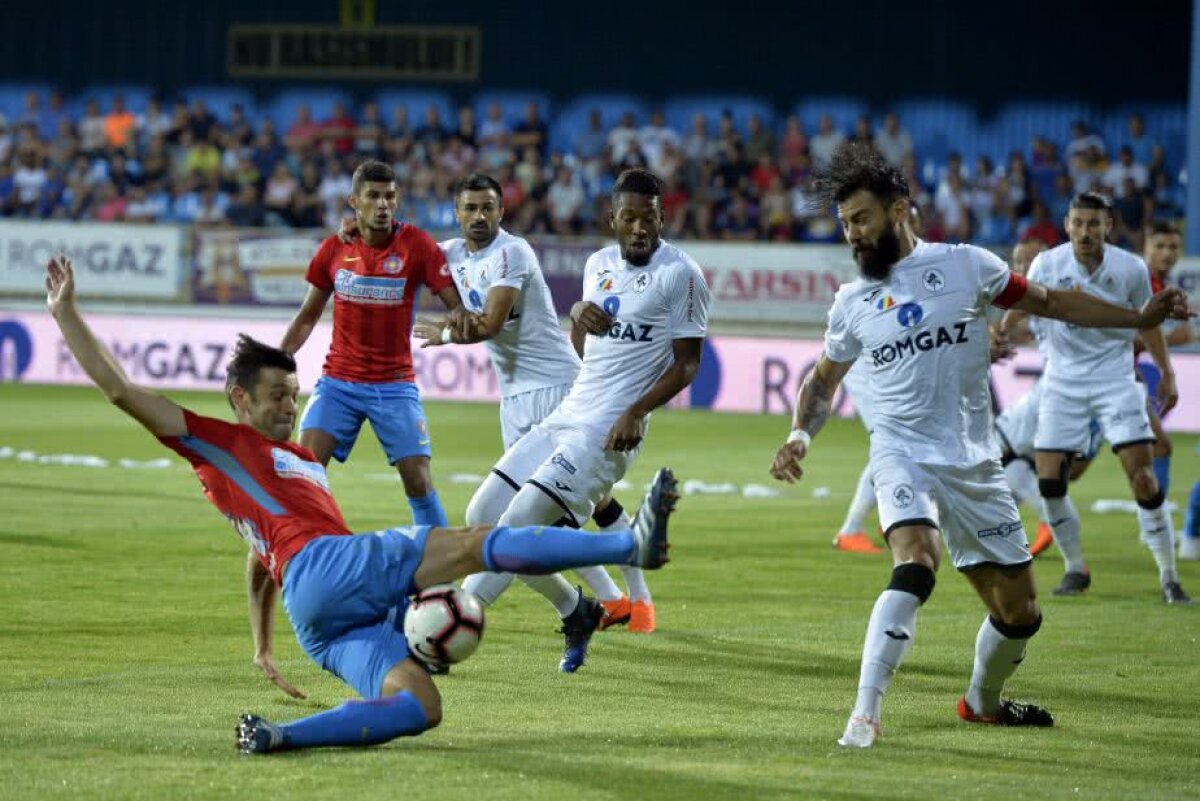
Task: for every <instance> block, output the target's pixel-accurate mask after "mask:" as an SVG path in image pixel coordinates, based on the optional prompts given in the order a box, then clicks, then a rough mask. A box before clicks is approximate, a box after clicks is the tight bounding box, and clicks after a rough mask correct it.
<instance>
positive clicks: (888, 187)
mask: <svg viewBox="0 0 1200 801" xmlns="http://www.w3.org/2000/svg"><path fill="white" fill-rule="evenodd" d="M863 189H865V190H867V191H868V192H870V193H871V194H872V195H874V196H875V197H877V198H879V200H880V202H882V203H883V204H884V205H885V206H887V205H891V204H892V203H893V202H895V201H897V200H899V199H900V198H907V197H909V190H908V181H907V180H905V178H904V173H902V172H900V170H898V169H897V168H895V167H893V166H892V165H891V164H888V163H887V161H886V160H885V159H884V158H883V156H881V155H880V154H879V151H878V150H876V149H875V148H874V146H872V145H870V144H867V143H865V142H845V143H843V144H841V145H839V146H838V148H837V150H835V151H834V152H833V158H832V159H831V160H830V163H829V169H827V170H825V171H824V172H822V173H821V174H820V175H818V176H817V180H816V191H817V196H818V197H819V198H820V199H821V201H822V202H824V203H826V204H828V205H830V206H834V205H837V204H838V203H841V202H843V201H845V200H846V199H847V198H848V197H850V196H851V195H853V194H854V193H855V192H858V191H860V190H863Z"/></svg>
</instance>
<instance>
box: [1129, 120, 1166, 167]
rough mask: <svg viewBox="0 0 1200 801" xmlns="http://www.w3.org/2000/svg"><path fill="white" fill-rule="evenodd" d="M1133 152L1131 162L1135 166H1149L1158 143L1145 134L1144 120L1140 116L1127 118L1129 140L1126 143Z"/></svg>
mask: <svg viewBox="0 0 1200 801" xmlns="http://www.w3.org/2000/svg"><path fill="white" fill-rule="evenodd" d="M1126 144H1127V145H1129V148H1130V150H1132V151H1133V160H1134V162H1135V163H1137V164H1149V163H1150V161H1151V159H1152V156H1153V151H1154V148H1155V146H1156V145H1157V144H1158V142H1156V141H1154V139H1153V138H1152V137H1150V136H1149V135H1147V133H1146V120H1145V118H1144V117H1142V115H1141V114H1132V115H1130V117H1129V139H1128V141H1127V142H1126Z"/></svg>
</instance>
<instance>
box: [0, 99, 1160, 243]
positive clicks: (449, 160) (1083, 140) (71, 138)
mask: <svg viewBox="0 0 1200 801" xmlns="http://www.w3.org/2000/svg"><path fill="white" fill-rule="evenodd" d="M1059 137H1061V140H1060V139H1059ZM572 139H573V141H571V142H570V144H569V147H567V148H566V149H565V151H563V150H558V149H552V148H551V147H550V146H549V126H548V123H547V120H545V119H544V118H543V115H542V112H541V110H540V109H539V107H538V105H537V104H536V103H533V102H531V103H529V104H528V106H527V107H526V109H525V114H524V118H523V119H521V120H520V121H519V122H517V123H515V124H510V121H508V120H506V119H505V118H504V115H503V114H502V112H501V109H500V108H499V106H494V105H493V106H489V107H488V108H487V109H486V110H485V113H484V114H483V118H482V119H477V117H476V113H475V110H474V109H473V108H472V107H470V106H463V107H461V108H460V109H459V110H458V113H457V117H456V118H455V119H450V120H446V119H442V118H441V115H440V114H439V112H438V109H437V107H435V106H430V107H429V109H428V110H427V111H426V112H425V114H424V115H423V117H422V118H421V119H409V118H408V114H407V110H406V109H405V108H404V107H403V106H398V107H396V108H395V109H394V110H393V113H391V114H390V115H388V116H386V117H385V114H384V111H383V110H382V109H381V108H380V107H379V106H378V105H377V104H374V103H367V104H364V105H363V106H362V107H361V108H358V109H354V110H353V111H352V110H351V109H349V108H346V107H345V106H343V105H338V106H335V108H334V110H333V113H332V115H331V116H330V117H329V118H328V119H314V118H313V115H312V114H311V113H310V112H309V110H308V109H307V108H306V107H303V106H302V107H299V108H298V109H297V113H296V117H295V119H294V121H293V122H292V123H291V125H290V126H289V127H287V129H286V130H276V126H275V125H274V124H273V123H272V122H271V120H270V119H267V118H265V117H264V118H261V119H251V118H249V117H248V116H247V115H246V113H245V112H244V111H243V109H242V108H241V107H240V106H236V105H235V106H233V107H232V108H231V111H230V113H229V114H228V115H227V116H226V117H225V118H218V117H217V115H215V114H214V113H213V112H212V111H211V110H210V109H209V108H207V107H206V105H205V103H204V101H203V100H200V99H193V100H192V101H191V102H190V103H189V102H187V101H185V100H178V101H176V102H174V103H166V102H163V101H158V100H151V101H150V102H149V104H148V105H147V108H146V109H145V111H144V112H142V113H137V114H135V113H134V112H133V111H131V110H130V109H129V108H127V107H126V105H125V103H124V101H123V99H122V98H121V97H120V96H119V95H118V96H115V97H113V99H112V101H111V103H110V104H109V107H107V108H102V107H101V105H100V103H99V102H98V101H97V100H90V101H88V102H87V103H86V106H85V108H84V111H83V112H82V114H81V115H72V114H70V113H68V111H67V105H66V104H65V103H64V100H63V98H62V97H61V96H60V95H58V94H57V93H50V94H49V95H48V96H43V95H40V94H38V93H30V94H29V95H28V97H27V98H26V100H25V108H24V111H23V112H22V113H21V114H20V115H19V116H15V117H14V118H10V119H5V120H3V121H0V216H5V217H23V218H57V219H73V220H101V221H111V222H117V221H128V222H158V221H162V222H176V223H187V224H195V225H236V226H263V225H266V226H291V227H301V228H309V227H324V228H331V227H334V226H335V225H336V224H337V222H338V220H339V218H340V217H341V216H342V215H343V214H344V213H347V209H346V205H345V198H346V195H347V194H348V193H349V191H350V174H351V172H352V171H353V168H354V166H355V164H356V163H357V162H359V161H361V160H363V159H367V158H380V159H383V160H386V161H388V162H389V163H391V164H393V165H394V167H395V169H396V172H397V175H398V177H399V178H400V180H401V183H402V185H401V196H402V204H403V205H402V213H403V215H404V216H405V217H406V218H408V219H411V220H413V221H414V222H416V223H417V224H418V225H420V226H422V227H425V228H429V229H434V230H441V229H448V228H451V227H453V224H454V223H453V218H452V210H453V207H452V200H451V197H450V195H451V192H450V189H451V187H452V186H453V184H454V182H455V180H456V179H458V178H459V177H460V176H462V175H463V174H465V173H467V172H469V171H472V170H482V171H485V172H488V173H491V174H493V175H494V176H496V178H497V179H498V180H499V181H500V183H501V185H502V186H503V188H504V203H505V207H506V216H507V222H506V225H507V226H508V227H509V228H510V229H511V230H513V231H514V232H516V233H521V234H527V233H552V234H585V233H593V232H600V233H603V232H605V231H606V226H605V225H604V224H603V221H604V219H605V215H606V211H607V209H606V206H605V204H606V203H607V196H608V189H609V188H610V186H611V185H612V182H613V180H614V179H615V176H616V174H617V173H618V172H619V171H620V170H621V169H623V168H626V167H630V166H646V167H649V168H650V169H652V170H654V171H655V172H656V173H658V174H659V175H661V176H662V177H663V178H664V179H665V180H666V182H667V187H668V189H667V193H666V195H665V197H664V199H663V202H664V207H665V211H666V216H667V229H666V235H667V236H668V237H672V238H695V239H727V240H776V241H800V242H828V241H834V240H837V239H838V238H839V236H840V232H839V230H838V226H837V223H836V221H835V220H834V219H833V217H832V215H831V214H830V212H829V210H828V209H826V208H821V207H820V206H819V205H818V204H817V202H816V201H815V200H814V198H813V194H812V191H811V189H812V181H813V176H814V174H815V173H816V172H817V171H819V170H820V169H821V167H822V166H823V165H824V164H826V163H827V162H828V160H829V158H830V157H831V155H832V153H833V151H834V149H835V148H836V146H837V145H838V144H839V143H840V142H841V141H843V140H845V139H855V140H862V141H870V142H873V143H874V145H875V147H877V148H878V149H879V151H880V152H881V153H882V154H883V155H884V157H885V158H887V159H888V160H889V161H890V162H892V163H894V164H896V165H897V166H899V167H901V168H902V169H903V171H904V173H905V175H906V176H907V178H908V181H909V184H910V186H911V187H912V190H913V194H914V196H915V197H916V199H917V201H918V202H919V204H920V206H921V208H922V210H923V212H924V217H925V220H926V226H925V236H926V237H927V238H928V239H930V240H933V241H939V240H951V241H971V242H975V243H977V244H983V245H1005V244H1009V243H1011V242H1013V241H1014V240H1016V239H1019V238H1026V237H1037V238H1040V239H1043V240H1045V241H1046V242H1047V244H1051V245H1053V244H1057V243H1058V242H1059V241H1060V240H1061V238H1062V231H1061V224H1060V221H1061V220H1062V219H1063V218H1064V216H1065V213H1066V208H1067V204H1068V202H1069V200H1070V198H1071V196H1072V195H1073V194H1074V193H1076V192H1079V191H1082V190H1086V189H1099V190H1101V191H1103V192H1105V193H1107V194H1109V195H1110V196H1111V197H1112V198H1113V202H1114V205H1115V208H1116V211H1117V216H1118V223H1117V224H1118V231H1117V233H1118V238H1119V241H1121V242H1122V243H1123V244H1126V245H1128V246H1130V247H1132V248H1139V249H1140V246H1141V231H1142V229H1143V228H1144V226H1145V225H1146V224H1147V223H1149V222H1150V221H1152V220H1176V219H1178V218H1180V217H1181V216H1182V215H1183V193H1182V189H1181V187H1180V186H1179V185H1178V183H1177V181H1176V177H1175V173H1176V172H1177V171H1178V165H1168V164H1167V163H1166V159H1165V156H1164V149H1163V147H1162V146H1161V145H1160V144H1159V143H1157V142H1155V141H1154V140H1153V139H1152V137H1150V136H1149V135H1147V134H1146V132H1145V126H1144V123H1143V121H1142V120H1141V118H1140V117H1138V116H1137V115H1134V116H1133V117H1131V118H1130V120H1129V125H1128V137H1127V140H1126V141H1124V142H1120V143H1114V142H1110V143H1106V142H1104V141H1103V140H1102V139H1101V138H1100V137H1099V136H1097V135H1096V134H1095V133H1094V132H1091V131H1089V129H1088V127H1087V126H1086V125H1085V124H1084V123H1083V122H1078V123H1076V124H1075V125H1074V126H1073V127H1072V130H1071V131H1069V132H1067V131H1061V132H1060V131H1047V132H1045V134H1044V135H1043V136H1038V137H1035V138H1034V140H1033V141H1032V142H1031V144H1030V149H1029V151H1028V152H1021V151H1013V152H1012V153H1011V154H1010V155H1009V156H1008V158H1007V161H1006V162H1005V163H1002V164H998V163H993V162H992V160H991V159H990V158H989V157H987V156H985V155H979V156H978V157H975V158H972V156H973V155H974V154H972V153H970V152H965V153H963V154H961V155H960V153H951V154H950V155H949V157H948V158H947V159H946V160H945V162H944V163H942V164H932V163H930V162H928V161H925V162H923V161H922V160H921V154H919V153H916V152H915V151H914V145H913V139H912V137H911V136H910V135H909V133H908V132H907V131H906V130H905V128H904V124H903V120H901V119H899V118H898V117H897V116H896V115H895V114H887V115H886V116H885V117H884V119H883V122H882V124H881V125H879V126H878V127H875V126H873V124H872V121H871V120H870V119H869V118H868V117H861V118H859V119H858V121H857V124H856V125H855V126H854V129H853V130H852V131H841V130H838V129H837V128H836V127H835V125H834V123H833V121H832V119H831V118H830V117H829V116H825V117H823V118H822V119H821V120H820V123H819V125H818V126H817V128H816V130H805V129H804V127H803V125H802V124H801V122H800V120H799V119H798V118H797V117H794V116H793V117H789V118H787V120H786V122H785V124H784V125H783V127H782V129H781V130H772V129H770V128H769V127H768V126H767V125H764V124H763V122H762V120H761V118H759V117H751V118H750V119H749V121H748V123H747V125H745V126H744V127H743V128H739V126H738V125H736V124H735V122H734V118H733V115H731V114H729V113H724V114H722V115H721V116H720V118H719V119H717V120H716V124H715V126H713V125H711V124H710V120H709V119H707V118H706V117H704V116H702V115H697V116H696V117H695V118H694V119H693V122H692V126H691V128H690V129H689V130H684V131H680V130H674V129H672V128H671V127H670V126H669V125H668V124H667V123H666V122H665V119H664V117H663V115H662V114H661V113H657V112H656V113H653V114H651V115H650V118H649V119H647V120H639V119H637V118H636V117H635V116H634V114H633V113H628V114H625V115H624V116H623V117H622V118H621V120H620V121H619V122H618V123H617V124H616V125H615V126H605V125H604V124H603V121H602V117H601V114H600V112H599V111H598V110H597V111H595V112H593V113H592V114H591V115H590V117H589V121H588V125H587V126H586V127H585V128H584V129H583V130H581V131H579V132H577V133H576V134H575V135H574V136H573V137H572ZM959 144H960V146H961V148H962V149H963V150H964V151H965V150H967V149H968V148H969V147H970V146H971V143H969V142H964V143H959ZM1113 145H1115V147H1114V146H1113Z"/></svg>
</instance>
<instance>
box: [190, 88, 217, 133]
mask: <svg viewBox="0 0 1200 801" xmlns="http://www.w3.org/2000/svg"><path fill="white" fill-rule="evenodd" d="M216 127H217V116H216V115H215V114H213V113H212V112H211V111H209V110H208V104H207V103H205V102H204V98H202V97H197V98H194V99H193V100H192V108H191V110H190V111H189V112H188V130H190V131H191V132H192V138H193V139H195V140H196V141H197V142H208V141H210V140H211V139H212V133H213V129H214V128H216Z"/></svg>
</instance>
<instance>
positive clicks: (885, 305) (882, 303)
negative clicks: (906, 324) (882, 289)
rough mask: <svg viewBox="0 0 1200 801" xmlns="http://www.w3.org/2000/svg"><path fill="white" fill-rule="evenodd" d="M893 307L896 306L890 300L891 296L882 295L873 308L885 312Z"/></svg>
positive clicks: (894, 302)
mask: <svg viewBox="0 0 1200 801" xmlns="http://www.w3.org/2000/svg"><path fill="white" fill-rule="evenodd" d="M895 305H896V301H894V300H892V296H891V295H884V296H883V297H882V298H880V299H879V301H878V302H877V303H876V304H875V308H877V309H879V310H880V311H887V310H888V309H890V308H892V307H893V306H895Z"/></svg>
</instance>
